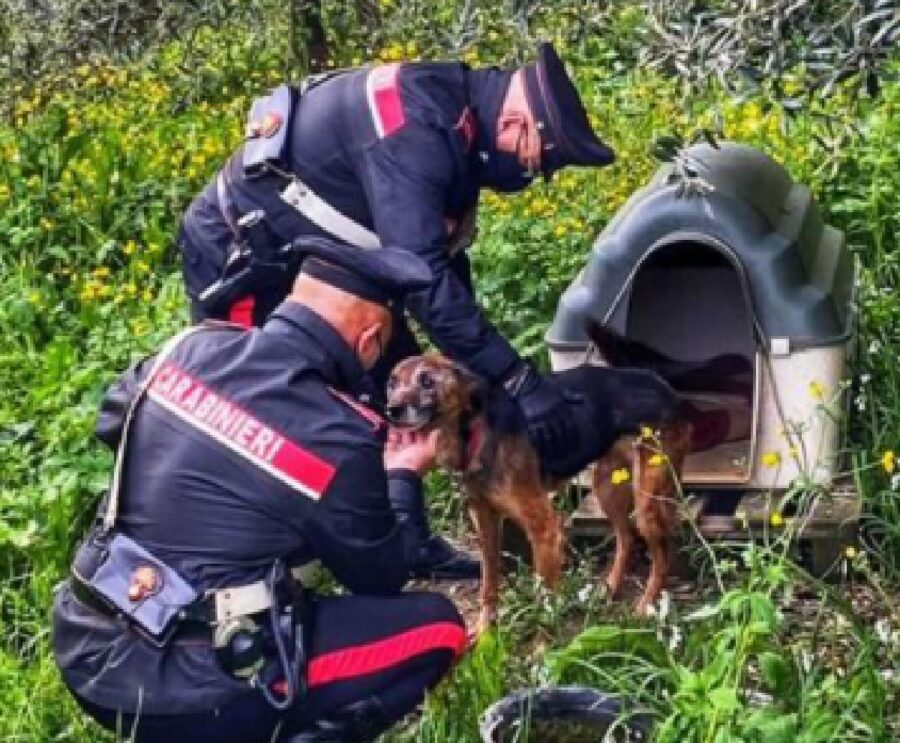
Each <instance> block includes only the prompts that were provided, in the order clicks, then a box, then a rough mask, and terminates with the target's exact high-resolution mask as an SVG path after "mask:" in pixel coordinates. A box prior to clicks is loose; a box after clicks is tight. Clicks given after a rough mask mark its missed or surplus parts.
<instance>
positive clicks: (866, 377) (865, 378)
mask: <svg viewBox="0 0 900 743" xmlns="http://www.w3.org/2000/svg"><path fill="white" fill-rule="evenodd" d="M871 381H872V375H871V374H868V373H867V374H860V375H859V383H860V384H868V383H869V382H871Z"/></svg>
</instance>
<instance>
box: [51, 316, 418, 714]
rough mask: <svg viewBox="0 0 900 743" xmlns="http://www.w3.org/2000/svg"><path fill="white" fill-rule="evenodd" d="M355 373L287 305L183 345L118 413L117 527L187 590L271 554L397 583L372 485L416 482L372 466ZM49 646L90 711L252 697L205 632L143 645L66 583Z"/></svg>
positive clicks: (372, 581) (379, 587)
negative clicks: (121, 451) (132, 411)
mask: <svg viewBox="0 0 900 743" xmlns="http://www.w3.org/2000/svg"><path fill="white" fill-rule="evenodd" d="M150 364H151V362H149V361H146V360H145V361H144V362H142V363H140V364H138V365H137V366H135V367H134V368H132V369H131V370H130V371H129V372H127V373H126V374H125V375H124V376H123V377H122V378H121V379H119V381H118V382H117V383H116V384H114V385H113V386H112V387H111V388H110V390H109V392H108V393H107V395H106V397H105V399H104V401H103V404H102V407H101V411H100V416H99V420H98V425H97V433H98V435H99V436H100V438H102V439H103V440H104V441H105V442H106V443H107V444H109V445H110V446H111V447H116V446H117V445H118V441H119V436H120V434H121V431H122V426H123V419H124V416H125V412H126V410H127V408H128V406H129V403H130V401H131V399H132V397H133V395H134V394H135V390H136V388H137V385H138V383H139V381H140V380H141V379H142V377H143V375H145V374H147V373H149V367H150ZM364 376H365V375H364V372H363V369H362V368H361V366H360V365H359V363H358V361H357V359H356V357H355V356H354V355H353V353H352V352H351V350H350V348H349V347H348V346H347V345H346V343H345V342H344V341H343V339H342V338H341V337H340V336H339V335H338V334H337V333H336V331H334V330H333V329H332V328H331V326H329V325H328V324H327V323H325V321H324V320H322V319H321V318H320V317H319V316H318V315H316V314H314V313H313V312H312V311H310V310H308V309H306V308H304V307H302V306H301V305H299V304H296V303H293V302H285V303H284V304H283V305H281V307H280V308H279V309H278V310H277V311H276V312H275V314H274V315H273V316H272V317H271V318H270V319H269V321H268V322H267V323H266V324H265V325H264V326H263V327H262V328H258V329H253V330H249V331H243V330H235V329H233V328H227V327H226V328H216V329H203V330H201V331H199V332H198V333H195V334H194V335H192V336H189V337H188V338H186V339H184V340H183V341H182V342H181V344H180V345H179V346H178V347H177V348H176V350H175V351H174V352H173V354H172V355H171V356H170V357H169V359H168V360H166V361H165V362H164V363H163V365H162V367H161V369H160V370H159V372H158V373H157V374H156V376H155V377H154V381H153V382H152V384H151V385H150V387H149V389H148V392H147V394H146V396H145V397H144V398H143V399H142V401H141V403H140V405H139V407H138V409H137V413H136V415H135V418H134V420H133V423H132V426H131V432H130V436H129V441H128V447H127V450H126V451H127V459H126V463H125V473H126V474H125V478H124V481H123V483H122V486H123V487H122V496H121V501H122V502H121V506H120V512H119V513H120V515H119V519H118V521H117V528H118V529H120V530H121V531H122V532H124V533H125V534H126V535H128V536H130V537H132V538H133V539H134V540H136V541H137V542H138V543H139V544H140V545H141V546H143V547H144V548H145V549H147V550H149V551H150V552H151V553H153V554H154V555H155V556H156V557H158V558H160V559H161V560H163V561H164V562H166V563H168V565H169V566H170V567H172V568H174V569H175V570H176V571H177V572H179V573H180V574H181V576H182V577H183V578H185V579H186V580H187V581H188V582H189V583H190V584H191V585H192V586H193V587H194V588H195V589H197V590H198V591H200V592H203V591H205V590H208V589H212V588H223V587H228V586H238V585H245V584H247V583H250V582H253V581H256V580H260V579H263V578H265V576H266V574H267V572H268V571H269V569H270V567H271V566H272V563H273V561H274V560H275V559H276V558H285V559H287V561H288V563H289V564H291V565H297V564H302V563H304V562H308V561H310V560H312V559H319V560H321V562H322V563H323V564H324V565H325V566H326V567H327V568H329V569H330V570H331V572H332V573H333V574H334V575H335V577H336V578H337V579H338V580H339V581H340V582H341V583H342V584H344V585H345V586H346V587H348V588H349V589H350V590H351V591H353V592H360V593H391V592H396V591H398V590H399V589H400V588H401V587H402V586H403V584H404V583H405V581H406V577H407V566H406V563H405V561H404V557H403V546H402V539H401V533H400V530H399V528H398V525H397V522H396V520H395V518H394V515H393V512H392V511H391V508H390V506H389V503H388V497H387V490H388V487H391V488H395V487H396V488H403V487H420V486H421V483H420V481H419V479H418V478H417V477H415V476H414V475H412V473H407V472H396V473H391V475H390V476H389V477H388V476H386V474H385V471H384V467H383V463H382V455H383V443H384V430H383V425H382V422H381V420H380V419H379V418H378V417H377V416H375V415H373V414H372V413H371V412H370V411H369V410H368V409H366V408H362V407H361V406H357V405H356V404H355V401H353V399H352V398H350V397H348V398H346V399H342V397H341V392H340V391H342V392H343V393H348V394H349V395H353V394H354V393H355V392H356V391H357V390H358V389H359V388H360V385H361V381H362V380H363V378H364ZM389 483H390V484H389ZM54 644H55V650H56V657H57V662H58V664H59V666H60V668H61V669H62V672H63V676H64V678H65V681H66V683H67V684H68V685H69V686H70V687H71V688H72V689H73V690H74V692H75V693H76V694H77V695H79V696H81V697H82V698H84V699H87V700H89V701H90V702H93V703H94V704H97V705H100V706H102V707H107V708H111V709H120V710H123V711H126V712H135V711H136V710H138V709H140V710H143V711H144V712H146V713H148V714H154V713H175V712H193V711H203V710H209V709H212V708H214V707H216V706H218V705H220V704H222V703H224V702H226V701H227V700H229V699H230V698H232V697H234V696H235V695H238V694H242V693H258V692H256V691H251V690H250V689H249V687H248V686H247V684H245V683H243V682H239V681H236V680H234V679H233V678H232V677H230V676H229V675H227V674H226V673H225V672H224V671H222V670H221V669H220V668H219V666H218V665H217V661H216V659H215V657H214V653H213V650H212V649H211V647H210V643H209V642H206V641H204V640H202V639H201V640H190V641H188V640H182V641H175V642H173V644H171V645H170V646H168V647H166V648H164V649H162V650H160V649H157V648H155V647H153V646H152V645H150V644H149V643H148V642H147V641H145V640H144V639H142V638H141V637H139V636H138V635H136V634H135V633H134V632H133V631H132V630H130V629H129V628H128V627H126V626H124V625H122V624H119V623H117V622H116V620H114V619H111V618H108V617H107V616H105V615H102V614H100V613H98V612H96V611H95V610H93V609H91V608H88V607H86V606H84V605H83V604H82V603H80V601H79V600H78V599H77V598H76V597H75V596H74V595H73V594H72V592H71V590H70V588H69V585H68V583H66V584H64V585H63V587H62V588H61V590H60V591H59V593H58V594H57V597H56V601H55V606H54Z"/></svg>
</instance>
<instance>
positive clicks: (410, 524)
mask: <svg viewBox="0 0 900 743" xmlns="http://www.w3.org/2000/svg"><path fill="white" fill-rule="evenodd" d="M390 480H391V481H390V484H389V487H388V493H389V498H390V501H391V506H392V507H393V509H394V514H395V515H396V516H397V522H398V523H399V524H400V528H401V530H402V531H403V541H404V544H405V546H406V561H407V564H408V565H409V572H410V576H411V577H413V578H437V579H443V580H473V579H476V578H478V577H479V576H480V575H481V563H480V562H479V561H478V560H476V559H475V558H473V557H472V556H470V555H469V554H468V553H466V552H463V551H462V550H459V549H457V548H456V547H454V546H453V545H452V544H450V543H449V542H448V541H447V540H446V539H444V538H443V537H439V536H436V535H434V534H432V533H431V530H430V529H429V528H428V515H427V513H426V511H425V497H424V495H423V493H422V485H421V482H420V481H419V479H418V478H417V477H415V476H412V475H411V474H410V475H408V476H407V474H406V473H393V472H392V473H391V475H390Z"/></svg>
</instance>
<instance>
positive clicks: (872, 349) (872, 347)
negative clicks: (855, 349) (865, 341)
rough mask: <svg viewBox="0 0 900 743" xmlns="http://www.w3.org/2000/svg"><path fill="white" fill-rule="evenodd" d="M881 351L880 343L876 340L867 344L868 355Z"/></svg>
mask: <svg viewBox="0 0 900 743" xmlns="http://www.w3.org/2000/svg"><path fill="white" fill-rule="evenodd" d="M880 350H881V341H880V340H878V339H877V338H876V339H875V340H874V341H872V342H871V343H870V344H869V353H873V354H874V353H878V352H879V351H880Z"/></svg>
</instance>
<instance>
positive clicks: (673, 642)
mask: <svg viewBox="0 0 900 743" xmlns="http://www.w3.org/2000/svg"><path fill="white" fill-rule="evenodd" d="M681 637H682V635H681V627H679V626H678V625H677V624H673V625H672V632H671V633H670V634H669V651H670V652H674V651H675V650H677V649H678V648H679V646H680V645H681Z"/></svg>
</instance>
